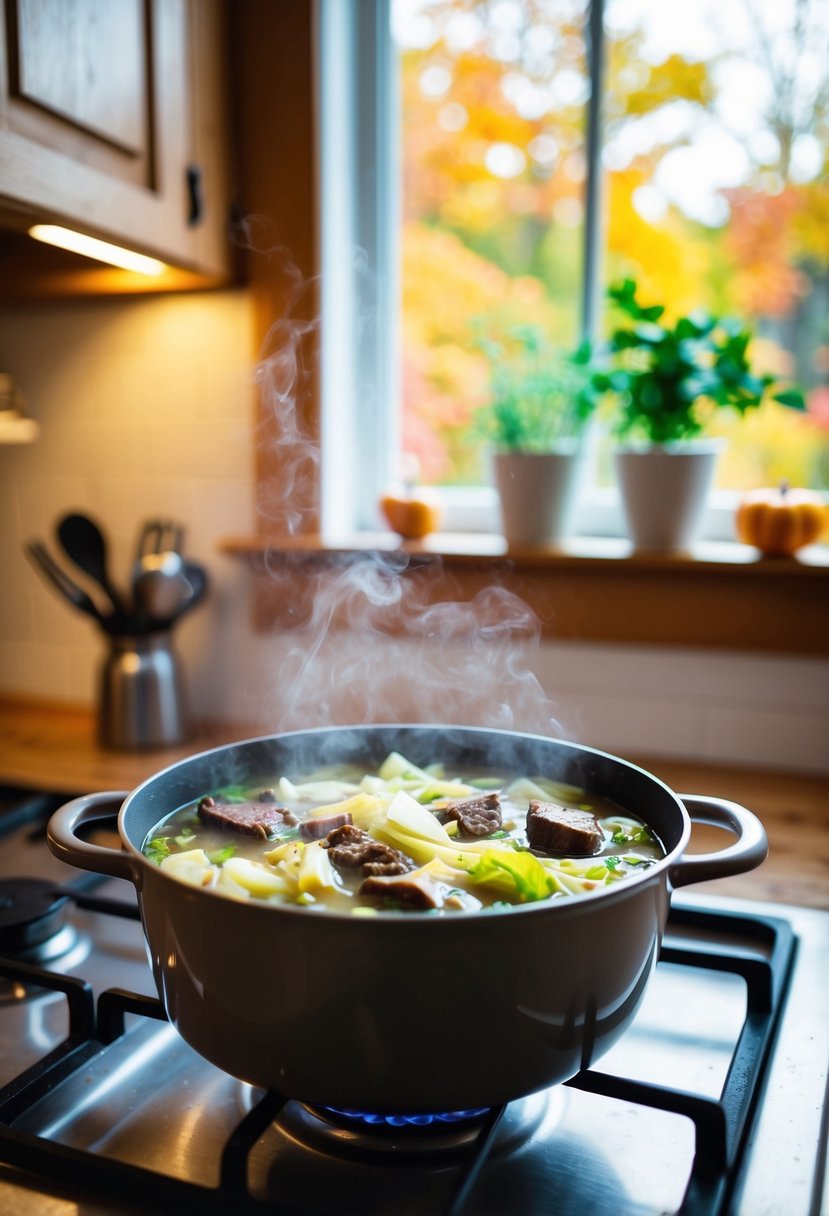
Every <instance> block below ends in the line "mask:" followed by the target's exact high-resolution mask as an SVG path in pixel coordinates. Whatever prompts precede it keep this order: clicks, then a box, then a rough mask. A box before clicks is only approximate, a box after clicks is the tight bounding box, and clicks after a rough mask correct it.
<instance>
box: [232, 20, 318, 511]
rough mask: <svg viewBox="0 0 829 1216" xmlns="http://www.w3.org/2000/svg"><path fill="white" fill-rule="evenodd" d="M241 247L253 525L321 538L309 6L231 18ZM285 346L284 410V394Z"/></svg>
mask: <svg viewBox="0 0 829 1216" xmlns="http://www.w3.org/2000/svg"><path fill="white" fill-rule="evenodd" d="M233 16H234V20H233V22H232V24H231V29H232V34H233V39H234V41H233V46H232V53H233V78H234V82H235V103H236V107H237V111H236V130H235V145H236V148H237V150H238V157H239V166H238V168H239V177H240V181H241V186H240V192H239V196H238V198H237V200H236V208H235V210H236V214H237V225H236V233H237V243H238V244H239V245H240V246H241V248H242V253H243V257H244V262H245V282H246V284H247V286H248V288H249V291H250V293H251V296H252V300H253V307H254V329H255V334H256V344H257V349H256V351H255V353H254V358H256V359H257V360H258V377H257V379H258V383H259V389H260V391H259V394H258V403H257V421H256V425H257V432H256V433H257V444H256V471H255V477H256V485H257V519H259V520H262V521H266V522H265V523H264V525H263V526H267V527H270V528H283V529H285V530H287V529H288V528H289V527H293V528H294V530H298V531H301V532H312V531H314V529H316V528H318V527H319V498H320V491H319V459H318V455H319V437H320V420H319V344H318V324H317V321H318V317H319V299H318V291H317V275H318V273H319V250H318V236H317V218H316V135H315V116H316V104H315V100H314V49H313V48H314V40H313V22H314V5H313V4H310V3H308V0H280V3H279V4H274V3H273V0H245V3H244V4H240V5H238V6H237V7H235V8H234V10H233ZM292 344H295V350H296V353H297V357H298V373H297V381H296V385H295V388H294V389H293V390H292V391H291V394H290V405H291V408H290V409H286V408H285V404H287V403H283V401H282V399H281V396H280V390H282V389H283V388H284V385H285V380H284V377H283V375H282V373H283V372H284V371H285V370H286V368H287V366H288V363H289V361H290V356H291V350H292Z"/></svg>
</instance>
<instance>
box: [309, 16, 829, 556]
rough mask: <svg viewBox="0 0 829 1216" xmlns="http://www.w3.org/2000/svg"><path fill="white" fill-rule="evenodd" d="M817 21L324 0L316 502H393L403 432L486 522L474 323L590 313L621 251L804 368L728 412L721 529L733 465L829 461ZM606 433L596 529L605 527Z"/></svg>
mask: <svg viewBox="0 0 829 1216" xmlns="http://www.w3.org/2000/svg"><path fill="white" fill-rule="evenodd" d="M827 30H829V0H684V3H683V4H681V5H674V4H671V5H666V4H665V3H664V2H663V0H604V2H602V0H594V3H593V5H592V6H590V5H588V4H587V0H354V2H353V3H343V2H340V0H321V4H320V35H321V36H320V57H321V58H320V68H321V71H320V80H321V98H320V118H321V132H322V141H321V148H322V163H321V174H322V197H323V213H322V246H323V283H322V297H323V344H324V353H323V386H324V394H325V399H326V402H327V407H326V413H325V417H326V421H325V424H324V425H325V427H326V430H327V434H324V438H325V440H326V447H325V451H327V452H328V453H329V456H328V458H327V460H326V467H325V468H324V495H325V501H326V504H327V506H326V512H325V516H324V522H325V520H326V519H327V522H328V525H329V526H333V525H334V524H335V523H336V524H337V525H339V526H343V524H344V523H346V525H347V526H357V527H359V526H362V527H369V528H370V527H374V526H376V523H377V517H376V512H375V505H376V502H377V499H378V497H379V495H380V493H381V492H382V490H383V488H384V486H385V485H387V484H388V482H389V481H390V480H392V478H394V477H395V476H396V475H399V473H400V470H401V467H403V460H402V458H403V456H404V455H406V454H409V455H410V456H414V457H416V458H417V461H418V462H419V467H420V474H421V477H422V479H423V480H424V481H426V482H430V483H433V484H435V485H437V486H440V487H441V489H442V493H444V495H445V498H446V502H447V505H448V511H447V521H446V523H447V526H448V527H449V528H450V529H457V530H467V529H472V528H476V527H477V528H485V529H491V530H497V524H496V517H495V511H494V494H493V491H492V490H491V488H490V487H489V485H488V473H487V468H486V461H485V459H484V456H483V449H482V445H481V442H480V440H479V439H477V438H476V434H475V428H474V424H473V418H474V411H475V408H476V406H477V405H478V404H480V403H482V401H483V400H484V399H485V394H486V383H487V362H486V357H485V355H484V354H483V352H482V350H481V347H480V342H479V341H478V338H479V336H480V334H481V332H487V331H488V332H490V333H492V332H495V333H498V331H499V330H503V329H504V328H505V327H508V326H513V325H515V324H521V323H534V324H540V325H541V326H542V327H543V329H544V331H545V332H546V333H547V334H548V336H549V337H550V338H551V339H553V340H554V341H555V342H557V343H562V344H565V345H566V344H572V343H574V342H575V341H576V340H577V339H578V337H579V335H580V334H582V333H584V332H585V331H590V330H591V329H592V328H594V327H598V330H599V332H600V331H601V327H602V324H603V321H604V308H603V292H604V287H605V285H606V284H607V283H608V282H610V281H612V280H613V279H616V278H619V277H622V276H629V277H634V278H636V279H637V281H638V282H639V283H640V284H641V292H642V295H643V298H645V299H646V300H648V299H649V300H650V301H660V302H666V303H667V304H668V307H669V309H670V310H674V311H677V312H679V311H683V310H685V309H687V308H690V307H697V306H700V305H702V306H704V307H708V308H710V309H711V310H712V311H715V312H717V313H719V314H721V315H734V314H736V315H739V316H741V317H743V318H744V319H745V320H747V321H748V322H749V323H750V324H751V326H752V328H753V329H754V331H755V334H756V340H755V351H756V354H757V356H758V358H759V359H760V360H761V361H762V362H763V364H764V366H765V367H766V368H767V369H768V370H771V371H774V372H776V373H778V374H781V375H784V376H790V377H791V378H793V379H795V380H797V381H798V382H799V383H800V384H801V385H802V386H803V387H804V389H805V390H806V391H807V400H808V403H809V409H808V411H807V413H806V414H805V415H803V416H800V415H796V414H794V413H793V412H792V411H789V410H786V409H785V407H782V406H778V405H774V404H771V403H770V404H768V405H764V406H763V408H762V410H760V411H758V412H757V413H756V414H754V415H752V416H750V417H749V418H747V419H745V420H743V421H742V422H740V423H739V426H734V425H733V424H732V423H731V422H730V421H729V422H726V423H724V424H721V423H720V422H719V421H718V423H717V426H718V427H719V428H720V429H721V432H722V433H723V434H724V435H726V436H727V437H728V439H729V443H728V446H727V458H726V460H724V462H723V464H722V467H721V479H720V486H721V488H722V491H723V492H724V494H725V497H724V498H723V499H722V500H721V501H722V502H723V503H724V504H725V505H724V507H723V509H722V511H721V512H719V527H720V535H723V536H728V535H730V518H731V509H732V505H733V494H734V493H735V492H736V491H737V490H739V489H742V488H745V487H748V486H750V485H757V484H764V483H768V482H769V481H773V480H777V479H779V478H781V477H784V476H785V477H788V478H789V479H790V480H792V481H793V482H796V483H800V484H811V485H815V486H819V487H824V488H826V487H829V238H827V233H829V187H827V177H826V163H825V158H826V147H827V134H829V132H827V126H829V101H827V97H829V67H827V64H829V55H827V50H829V42H827ZM591 47H592V52H593V53H591ZM591 107H592V113H591ZM599 119H600V120H601V121H598V120H599ZM342 181H347V182H348V183H349V187H348V190H347V191H346V192H345V193H343V190H342V186H341V185H338V184H337V183H341V182H342ZM335 401H336V406H335V405H334V402H335ZM595 447H596V455H595V461H594V469H595V478H594V489H593V494H592V496H591V501H590V502H589V503H588V504H587V506H588V509H587V510H584V511H582V513H581V519H580V525H581V530H584V531H588V532H590V531H598V532H613V531H614V530H618V527H619V524H618V511H617V510H616V507H615V490H614V488H613V486H612V482H611V480H610V477H609V474H608V472H607V469H608V467H609V465H608V462H607V461H606V458H605V457H604V456H603V454H602V444H601V442H600V441H599V440H598V439H597V440H596V443H595ZM332 452H333V453H334V455H333V456H332V455H330V453H332ZM728 491H731V494H732V497H731V498H729V497H728ZM710 523H711V526H712V527H713V528H714V529H715V532H714V534H716V528H717V525H718V512H717V511H716V510H714V511H713V512H712V513H711V518H710Z"/></svg>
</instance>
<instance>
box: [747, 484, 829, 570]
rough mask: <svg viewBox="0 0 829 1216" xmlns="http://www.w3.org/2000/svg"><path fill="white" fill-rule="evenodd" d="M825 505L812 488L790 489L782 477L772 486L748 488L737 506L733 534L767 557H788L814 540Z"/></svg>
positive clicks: (825, 514)
mask: <svg viewBox="0 0 829 1216" xmlns="http://www.w3.org/2000/svg"><path fill="white" fill-rule="evenodd" d="M826 520H827V512H826V506H825V504H824V502H823V499H822V498H821V496H820V494H816V493H815V492H814V491H812V490H793V489H791V488H790V487H789V484H788V482H786V481H783V482H781V483H780V486H779V487H778V488H777V489H776V490H772V489H766V490H751V491H749V493H748V494H746V495H745V496H744V497H743V499H742V500H741V502H740V505H739V506H738V508H737V515H736V519H735V526H736V531H737V536H738V537H739V539H740V540H741V541H743V542H744V543H745V544H747V545H754V546H755V548H757V549H759V550H760V552H761V553H764V554H766V556H768V557H788V556H789V555H790V554H792V553H796V552H797V550H798V549H802V548H803V546H804V545H811V544H812V543H813V542H814V541H816V540H818V539H819V537H820V534H821V532H822V531H823V528H824V526H825V524H826Z"/></svg>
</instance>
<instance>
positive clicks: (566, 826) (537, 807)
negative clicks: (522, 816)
mask: <svg viewBox="0 0 829 1216" xmlns="http://www.w3.org/2000/svg"><path fill="white" fill-rule="evenodd" d="M527 841H528V843H529V846H530V848H531V849H539V850H540V851H541V852H543V853H560V854H562V855H566V856H568V857H592V856H593V854H594V853H599V852H601V849H602V846H603V845H604V833H603V832H602V829H601V828H600V827H599V823H598V820H597V819H596V816H595V815H593V814H591V812H590V811H577V810H573V808H572V807H568V806H559V805H558V804H557V803H555V802H540V801H538V800H537V799H535V798H534V799H533V800H532V801H531V802H530V807H529V810H528V811H527Z"/></svg>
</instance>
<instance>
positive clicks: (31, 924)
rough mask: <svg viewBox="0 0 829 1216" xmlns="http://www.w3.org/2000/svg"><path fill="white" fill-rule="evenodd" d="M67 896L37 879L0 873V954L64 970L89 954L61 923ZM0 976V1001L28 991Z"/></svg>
mask: <svg viewBox="0 0 829 1216" xmlns="http://www.w3.org/2000/svg"><path fill="white" fill-rule="evenodd" d="M69 902H70V896H69V894H67V893H66V892H65V891H62V890H61V889H60V887H58V886H57V885H56V884H55V883H52V882H47V881H46V880H44V879H40V878H0V957H4V958H9V959H14V960H15V961H16V962H19V963H28V964H30V965H31V966H34V967H51V968H52V969H53V970H55V971H57V972H60V973H65V972H66V971H67V970H68V968H70V967H75V966H78V964H80V963H82V962H83V961H84V959H85V958H86V957H87V955H88V954H89V951H90V948H91V942H90V940H89V938H88V937H87V936H86V935H85V934H82V933H79V932H78V930H77V929H76V928H75V926H74V925H72V924H68V923H67V922H66V909H67V905H68V904H69ZM40 991H41V989H38V988H34V987H33V989H32V990H31V991H30V990H29V989H28V988H27V987H25V986H23V985H21V984H19V983H17V982H15V983H8V982H6V981H5V980H0V1004H7V1003H8V1002H9V1001H19V1000H23V999H27V998H28V997H29V996H31V995H32V994H33V993H34V992H40Z"/></svg>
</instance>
